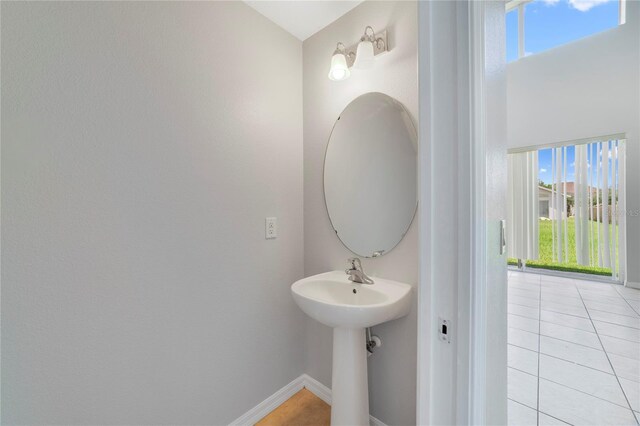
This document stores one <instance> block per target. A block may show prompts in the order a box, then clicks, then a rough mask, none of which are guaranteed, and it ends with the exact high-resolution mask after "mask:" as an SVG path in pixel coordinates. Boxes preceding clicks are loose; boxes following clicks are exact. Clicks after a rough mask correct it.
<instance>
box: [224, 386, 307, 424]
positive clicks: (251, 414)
mask: <svg viewBox="0 0 640 426" xmlns="http://www.w3.org/2000/svg"><path fill="white" fill-rule="evenodd" d="M303 387H304V374H303V375H302V376H300V377H298V378H296V379H294V380H293V381H292V382H291V383H289V384H288V385H286V386H285V387H283V388H282V389H280V390H278V391H276V393H274V394H273V395H271V396H270V397H269V398H267V399H265V400H264V401H262V402H261V403H260V404H258V405H256V406H255V407H253V408H252V409H250V410H249V411H247V412H246V413H244V414H243V415H242V416H240V417H238V418H237V419H235V420H234V421H232V422H231V423H230V424H229V426H253V425H255V424H256V423H257V422H258V421H259V420H261V419H262V418H264V417H265V416H266V415H267V414H269V413H270V412H272V411H273V410H275V409H276V408H277V407H278V406H279V405H281V404H282V403H283V402H285V401H286V400H287V399H289V398H291V397H292V396H293V395H295V394H296V393H297V392H299V391H300V390H301V389H302V388H303Z"/></svg>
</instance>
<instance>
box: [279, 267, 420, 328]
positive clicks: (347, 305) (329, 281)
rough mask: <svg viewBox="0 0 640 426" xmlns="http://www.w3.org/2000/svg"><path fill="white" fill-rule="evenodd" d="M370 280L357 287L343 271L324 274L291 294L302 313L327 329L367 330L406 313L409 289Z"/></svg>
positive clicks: (303, 282)
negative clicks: (327, 327) (371, 282)
mask: <svg viewBox="0 0 640 426" xmlns="http://www.w3.org/2000/svg"><path fill="white" fill-rule="evenodd" d="M373 280H374V284H357V283H352V282H351V281H349V280H348V279H347V274H345V272H344V271H332V272H325V273H324V274H319V275H314V276H312V277H308V278H304V279H301V280H299V281H296V282H295V283H294V284H293V285H292V286H291V293H292V294H293V298H294V300H295V301H296V303H297V304H298V306H299V307H300V309H302V310H303V311H304V313H306V314H307V315H309V316H310V317H311V318H313V319H315V320H316V321H319V322H321V323H322V324H325V325H328V326H329V327H345V328H366V327H371V326H374V325H376V324H380V323H383V322H387V321H391V320H393V319H396V318H400V317H402V316H404V315H406V314H407V313H409V308H410V303H411V297H410V295H411V286H410V285H408V284H404V283H400V282H397V281H391V280H385V279H382V278H373Z"/></svg>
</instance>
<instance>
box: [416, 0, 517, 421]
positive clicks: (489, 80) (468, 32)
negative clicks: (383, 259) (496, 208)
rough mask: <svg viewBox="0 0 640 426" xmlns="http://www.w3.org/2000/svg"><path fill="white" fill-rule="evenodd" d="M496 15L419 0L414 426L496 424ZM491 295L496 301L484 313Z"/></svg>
mask: <svg viewBox="0 0 640 426" xmlns="http://www.w3.org/2000/svg"><path fill="white" fill-rule="evenodd" d="M504 16H505V8H504V2H502V1H481V2H475V1H464V2H419V3H418V27H419V29H418V37H419V40H418V68H419V69H418V74H419V87H420V89H419V91H420V93H419V104H420V107H419V134H420V149H419V176H420V182H419V197H420V200H421V208H420V211H419V218H420V220H419V224H420V229H419V246H420V248H419V253H420V259H421V261H420V278H419V284H418V356H417V364H418V377H417V402H416V406H417V409H416V410H417V412H416V418H417V424H419V425H426V424H489V423H491V424H506V422H507V412H506V411H507V410H506V407H507V389H506V388H507V383H506V347H507V337H506V334H507V333H506V328H507V325H506V279H507V272H506V254H501V257H498V259H502V260H503V262H502V265H503V266H502V267H500V268H501V270H502V271H498V272H497V274H498V275H497V276H500V279H498V280H497V281H498V282H493V283H492V286H491V287H489V286H488V280H487V274H488V273H492V274H496V271H490V270H489V268H487V266H488V265H490V266H491V267H494V266H495V259H496V252H495V251H494V250H498V249H499V246H500V243H499V240H498V238H499V236H500V223H499V222H500V221H499V219H496V218H495V217H493V216H489V215H487V208H488V205H487V199H488V198H491V199H492V201H495V200H494V198H495V197H493V196H492V195H493V194H491V192H492V191H494V189H493V188H488V186H487V184H488V179H487V172H488V170H487V169H488V167H487V162H488V160H489V159H488V157H487V155H488V152H489V151H488V150H487V147H488V144H487V141H491V143H492V144H493V143H495V142H494V141H495V140H496V138H497V139H499V143H501V144H503V145H504V152H503V153H501V156H502V157H503V158H497V163H496V162H495V161H494V163H495V164H496V165H497V166H498V168H499V167H500V166H501V164H500V163H502V165H503V167H504V171H505V173H506V155H507V152H506V86H505V84H504V80H505V78H506V56H505V55H502V57H501V58H500V59H498V60H497V61H495V55H494V56H493V57H492V53H495V51H496V50H497V51H498V53H499V54H500V53H504V48H505V46H504V43H505V36H504V31H505V22H504V19H505V18H504ZM488 57H490V58H491V60H494V62H491V60H489V61H488V60H487V58H488ZM500 119H502V123H503V128H502V130H498V131H496V130H495V123H496V120H500ZM488 124H489V125H488ZM500 125H502V124H500ZM498 127H499V126H498ZM443 141H446V143H443ZM493 160H496V158H494V159H493ZM447 166H452V167H453V169H454V172H455V176H454V175H453V174H451V173H448V170H447V169H446V167H447ZM452 179H453V180H452ZM487 190H489V193H488V191H487ZM495 190H496V191H500V189H499V188H498V189H495ZM504 193H505V194H506V187H505V191H504ZM499 199H500V196H498V200H499ZM498 202H499V201H498ZM504 208H505V209H506V200H505V201H504ZM451 212H457V214H455V215H452V214H451ZM505 213H506V210H505ZM446 215H449V216H453V218H452V219H444V220H443V218H444V217H446ZM505 217H506V214H505ZM488 253H490V255H489V256H488V255H487V254H488ZM491 262H494V263H491ZM496 295H497V296H496ZM495 299H501V300H495ZM502 299H504V300H502ZM490 300H491V302H493V303H494V304H495V303H496V302H497V303H498V305H501V309H498V310H497V311H495V312H490V310H489V309H488V306H492V309H493V308H494V306H493V305H490V304H489V301H490ZM502 305H503V306H502ZM502 311H504V312H503V313H504V315H502V314H501V313H500V312H502ZM502 316H504V318H503V319H502V321H500V319H501V317H502ZM441 320H447V321H450V327H449V329H450V330H451V333H450V336H449V338H450V340H449V341H446V338H444V337H443V336H441V334H440V329H439V324H440V321H441ZM496 321H498V322H499V323H498V324H495V322H496ZM492 327H498V328H499V330H496V329H495V328H492ZM489 330H492V331H491V336H490V333H489ZM441 338H442V340H441ZM489 341H490V343H488V342H489ZM501 342H502V343H503V344H500V343H501ZM502 352H504V353H502ZM496 354H497V356H495V355H496ZM501 370H504V371H501ZM494 373H495V374H494ZM496 374H497V376H496ZM487 377H491V380H490V381H489V380H487ZM488 391H490V393H492V395H493V396H492V398H491V400H489V399H487V398H486V395H487V394H488ZM501 395H502V396H504V398H501Z"/></svg>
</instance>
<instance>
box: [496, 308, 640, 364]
mask: <svg viewBox="0 0 640 426" xmlns="http://www.w3.org/2000/svg"><path fill="white" fill-rule="evenodd" d="M525 307H527V308H529V307H530V308H531V309H535V308H534V307H531V306H525ZM543 310H544V309H543ZM545 312H552V311H545ZM553 313H561V312H553ZM508 315H513V316H516V317H520V318H524V319H528V320H531V321H540V322H545V323H547V324H553V325H558V326H560V327H565V328H570V329H572V330H578V331H584V332H585V333H591V334H596V332H595V331H589V330H585V329H582V328H578V327H571V326H569V325H566V324H559V323H557V322H553V321H545V320H542V319H540V320H538V319H536V318H531V317H525V316H524V315H520V314H514V313H509V314H508ZM562 315H570V314H562ZM570 316H573V317H575V318H582V319H583V320H585V321H589V320H590V319H589V318H584V317H576V316H575V315H570ZM593 321H597V322H602V323H605V324H610V325H614V326H616V327H624V328H628V329H630V330H635V331H638V332H640V329H638V328H635V327H630V326H628V325H623V324H616V323H612V322H606V321H602V320H592V321H591V323H592V324H593ZM593 325H594V330H595V324H593ZM508 328H513V329H516V330H520V331H526V332H527V333H532V334H536V332H535V331H530V330H526V329H524V328H518V327H516V326H508ZM600 334H601V335H602V336H605V337H613V338H614V339H620V340H624V341H625V342H629V343H640V342H637V341H635V340H629V339H625V338H623V337H619V336H612V335H610V334H605V333H600ZM543 336H546V337H550V338H552V339H557V340H562V341H565V342H569V343H574V342H571V341H569V340H564V339H559V338H557V337H553V336H547V335H546V334H544V335H543ZM576 345H580V343H576ZM582 346H585V345H582ZM587 347H591V346H587ZM616 355H617V354H616ZM619 356H624V355H619ZM627 358H628V357H627Z"/></svg>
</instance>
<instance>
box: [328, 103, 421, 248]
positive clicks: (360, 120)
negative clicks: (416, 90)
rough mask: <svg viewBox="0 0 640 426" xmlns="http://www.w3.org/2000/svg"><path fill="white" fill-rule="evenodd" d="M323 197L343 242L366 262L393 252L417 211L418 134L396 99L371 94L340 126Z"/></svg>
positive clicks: (340, 120) (338, 122) (332, 143)
mask: <svg viewBox="0 0 640 426" xmlns="http://www.w3.org/2000/svg"><path fill="white" fill-rule="evenodd" d="M324 194H325V202H326V206H327V212H328V213H329V218H330V219H331V224H332V226H333V228H334V230H335V232H336V234H337V236H338V238H340V240H341V241H342V243H343V244H344V245H345V246H346V247H347V248H348V249H349V250H351V251H352V252H354V253H355V254H357V255H359V256H362V257H377V256H381V255H384V254H386V253H388V252H389V251H390V250H391V249H393V248H394V247H395V246H396V245H397V244H398V243H399V242H400V241H401V240H402V238H403V236H404V234H405V233H406V232H407V230H408V229H409V226H410V225H411V221H412V220H413V216H414V214H415V211H416V207H417V203H418V199H417V134H416V130H415V127H414V126H413V122H412V120H411V117H410V116H409V113H408V112H407V111H406V109H405V108H404V107H403V106H402V104H400V103H399V102H398V101H396V100H395V99H393V98H391V97H389V96H387V95H385V94H382V93H367V94H365V95H362V96H360V97H358V98H356V99H355V100H353V101H352V102H351V103H350V104H349V105H348V106H347V107H346V108H345V110H344V111H343V112H342V114H340V116H339V117H338V119H337V120H336V122H335V125H334V127H333V130H332V132H331V136H330V138H329V143H328V146H327V152H326V156H325V164H324Z"/></svg>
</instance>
